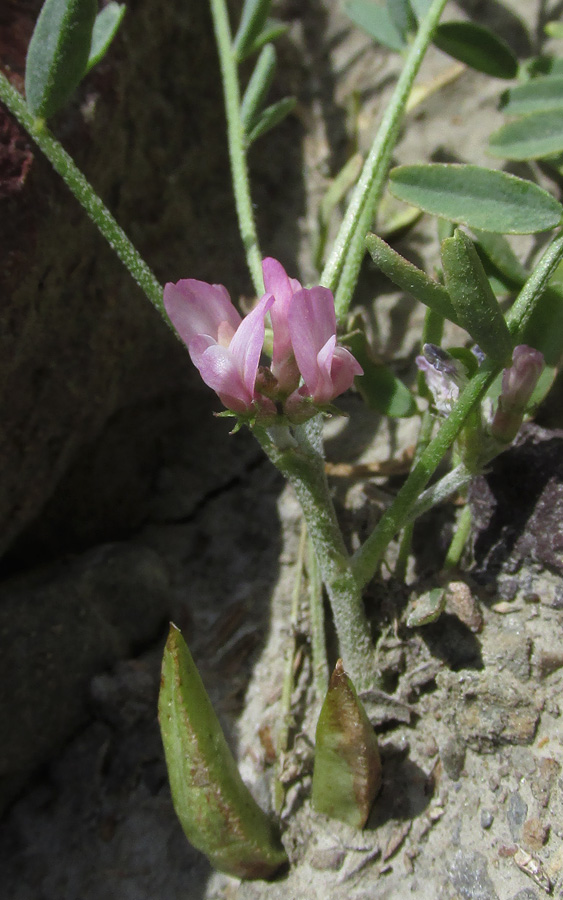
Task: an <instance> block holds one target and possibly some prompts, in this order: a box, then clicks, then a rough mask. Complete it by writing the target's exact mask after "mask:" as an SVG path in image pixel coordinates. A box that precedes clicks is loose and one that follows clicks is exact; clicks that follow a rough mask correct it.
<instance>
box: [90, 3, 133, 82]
mask: <svg viewBox="0 0 563 900" xmlns="http://www.w3.org/2000/svg"><path fill="white" fill-rule="evenodd" d="M126 9H127V7H126V6H125V3H114V2H113V0H112V2H111V3H108V5H107V6H104V8H103V9H102V10H101V11H100V12H99V13H98V15H97V16H96V21H95V22H94V28H93V31H92V44H91V47H90V55H89V57H88V65H87V69H86V71H87V72H89V71H90V69H91V68H93V66H95V65H97V63H99V62H100V60H101V59H103V57H104V56H105V55H106V53H107V51H108V49H109V46H110V44H111V42H112V41H113V39H114V37H115V35H116V34H117V31H118V29H119V26H120V25H121V22H122V21H123V16H124V15H125V10H126Z"/></svg>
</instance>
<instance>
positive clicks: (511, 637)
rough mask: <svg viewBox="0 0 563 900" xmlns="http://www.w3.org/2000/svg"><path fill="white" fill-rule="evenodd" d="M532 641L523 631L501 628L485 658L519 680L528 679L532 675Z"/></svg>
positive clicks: (487, 661)
mask: <svg viewBox="0 0 563 900" xmlns="http://www.w3.org/2000/svg"><path fill="white" fill-rule="evenodd" d="M531 651H532V642H531V640H530V638H529V637H527V636H526V635H523V634H522V632H521V631H516V632H515V631H510V630H509V629H508V628H502V629H499V630H498V632H497V634H496V635H495V640H494V641H490V642H489V644H488V646H487V649H486V651H484V652H483V658H484V659H485V662H486V663H487V664H488V665H491V666H494V667H495V668H497V669H498V670H499V671H502V670H503V669H504V670H507V671H508V672H511V673H512V674H513V675H515V676H516V678H518V679H519V681H527V680H528V679H529V677H530V654H531Z"/></svg>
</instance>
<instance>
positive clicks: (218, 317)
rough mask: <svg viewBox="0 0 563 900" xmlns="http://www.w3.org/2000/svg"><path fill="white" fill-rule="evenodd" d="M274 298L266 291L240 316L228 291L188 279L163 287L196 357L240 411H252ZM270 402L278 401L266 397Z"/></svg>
mask: <svg viewBox="0 0 563 900" xmlns="http://www.w3.org/2000/svg"><path fill="white" fill-rule="evenodd" d="M273 303H274V298H273V297H272V296H271V295H268V294H266V295H265V296H264V297H262V299H261V300H260V301H259V303H258V304H257V305H256V306H255V307H254V309H253V310H252V311H251V312H250V313H249V314H248V315H247V316H246V318H244V319H241V316H240V315H239V313H238V312H237V310H236V309H235V307H234V306H233V304H232V303H231V299H230V297H229V294H228V292H227V290H226V289H225V288H224V287H223V286H222V285H220V284H207V283H206V282H204V281H196V280H195V279H193V278H186V279H183V280H181V281H178V282H177V283H176V284H172V283H169V284H167V285H166V286H165V288H164V306H165V308H166V312H167V313H168V316H169V317H170V320H171V322H172V324H173V325H174V328H175V329H176V331H177V332H178V334H179V335H180V337H181V338H182V340H183V341H184V343H185V344H186V346H187V348H188V351H189V354H190V356H191V358H192V362H193V363H194V365H195V366H196V367H197V368H198V369H199V372H200V375H201V377H202V378H203V380H204V381H205V383H206V384H207V385H209V387H210V388H213V390H214V391H215V392H216V393H217V394H218V396H219V398H220V400H221V402H222V403H223V404H224V405H225V406H226V407H227V409H230V410H232V411H233V412H235V413H239V414H240V415H245V414H248V413H250V412H251V411H252V408H253V405H254V403H255V400H256V399H257V396H256V392H255V384H256V375H257V372H258V364H259V362H260V354H261V353H262V345H263V343H264V317H265V315H266V313H267V312H268V310H269V309H270V307H271V306H272V304H273ZM261 399H262V401H263V402H264V403H265V404H266V405H268V406H269V407H271V410H270V411H271V412H275V410H274V408H273V405H272V404H271V403H270V402H269V401H267V400H265V398H261Z"/></svg>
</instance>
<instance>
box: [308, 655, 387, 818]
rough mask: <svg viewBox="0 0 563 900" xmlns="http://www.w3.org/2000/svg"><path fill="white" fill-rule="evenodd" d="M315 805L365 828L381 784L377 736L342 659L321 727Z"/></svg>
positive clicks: (321, 809)
mask: <svg viewBox="0 0 563 900" xmlns="http://www.w3.org/2000/svg"><path fill="white" fill-rule="evenodd" d="M315 743H316V746H315V768H314V771H313V806H314V807H315V809H316V810H317V811H318V812H320V813H324V815H326V816H330V817H331V818H333V819H340V820H341V821H342V822H347V823H348V824H349V825H352V826H353V827H354V828H363V827H364V825H365V824H366V822H367V819H368V816H369V813H370V810H371V807H372V805H373V801H374V800H375V797H376V794H377V792H378V790H379V787H380V784H381V762H380V759H379V750H378V747H377V738H376V736H375V733H374V730H373V728H372V726H371V724H370V721H369V719H368V717H367V715H366V711H365V710H364V707H363V706H362V703H361V701H360V700H359V699H358V695H357V694H356V691H355V690H354V685H353V684H352V682H351V681H350V679H349V678H348V676H347V675H346V673H345V671H344V667H343V665H342V660H341V659H339V660H338V662H337V663H336V667H335V669H334V672H333V673H332V676H331V679H330V684H329V687H328V692H327V695H326V698H325V701H324V703H323V706H322V709H321V713H320V716H319V721H318V724H317V731H316V742H315Z"/></svg>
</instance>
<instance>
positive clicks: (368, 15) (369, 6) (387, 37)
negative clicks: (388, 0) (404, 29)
mask: <svg viewBox="0 0 563 900" xmlns="http://www.w3.org/2000/svg"><path fill="white" fill-rule="evenodd" d="M344 12H345V13H346V15H348V16H349V17H350V18H351V19H352V21H353V22H354V23H355V24H356V25H357V26H358V27H359V28H361V29H362V30H363V31H365V32H366V33H367V34H369V36H370V37H371V38H373V40H374V41H377V43H378V44H383V46H384V47H389V49H390V50H404V49H405V47H406V46H407V43H406V40H405V37H404V35H403V34H401V32H400V31H399V29H398V27H397V25H396V23H395V22H394V21H393V18H392V17H391V15H390V13H389V10H388V9H387V7H386V6H382V5H380V4H379V3H377V2H374V0H348V2H347V3H346V4H345V5H344Z"/></svg>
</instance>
